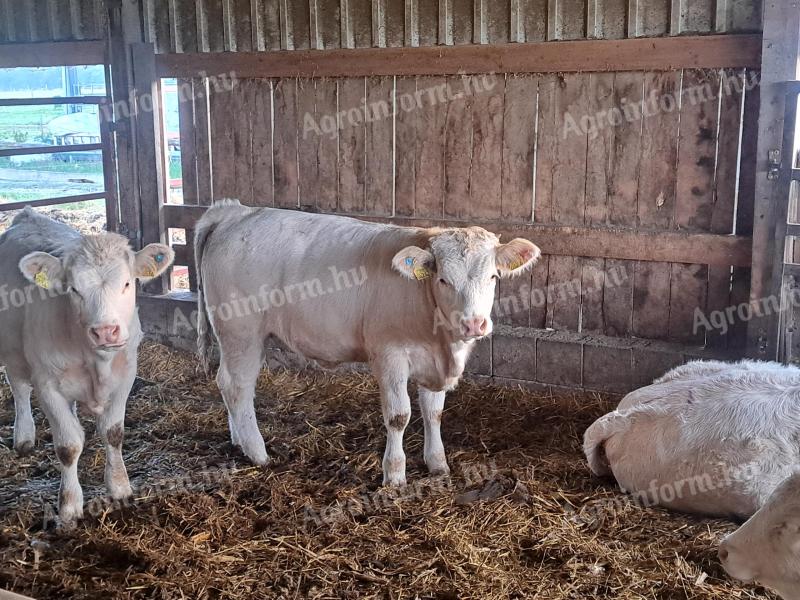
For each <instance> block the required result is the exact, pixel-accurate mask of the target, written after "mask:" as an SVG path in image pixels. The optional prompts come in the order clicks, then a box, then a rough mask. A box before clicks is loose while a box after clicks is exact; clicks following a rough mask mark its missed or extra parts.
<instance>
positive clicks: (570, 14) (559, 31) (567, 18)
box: [556, 0, 586, 40]
mask: <svg viewBox="0 0 800 600" xmlns="http://www.w3.org/2000/svg"><path fill="white" fill-rule="evenodd" d="M556 6H557V10H558V15H557V17H556V21H557V24H556V38H557V39H559V40H579V39H582V38H585V37H586V0H559V1H558V2H557V3H556Z"/></svg>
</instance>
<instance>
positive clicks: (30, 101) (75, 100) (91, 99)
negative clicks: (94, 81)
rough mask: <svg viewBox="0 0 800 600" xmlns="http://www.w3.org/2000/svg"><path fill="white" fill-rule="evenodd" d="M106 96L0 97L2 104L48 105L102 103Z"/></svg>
mask: <svg viewBox="0 0 800 600" xmlns="http://www.w3.org/2000/svg"><path fill="white" fill-rule="evenodd" d="M106 100H108V98H107V97H106V96H60V97H57V98H0V106H47V105H51V104H102V103H103V102H105V101H106Z"/></svg>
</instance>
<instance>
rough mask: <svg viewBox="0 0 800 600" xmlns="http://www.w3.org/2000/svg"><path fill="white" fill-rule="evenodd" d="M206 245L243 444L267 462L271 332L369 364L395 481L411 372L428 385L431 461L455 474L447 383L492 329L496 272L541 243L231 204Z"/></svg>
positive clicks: (234, 418)
mask: <svg viewBox="0 0 800 600" xmlns="http://www.w3.org/2000/svg"><path fill="white" fill-rule="evenodd" d="M195 254H196V261H197V269H198V286H199V289H200V294H199V315H200V317H199V319H198V346H199V352H200V356H201V359H202V360H203V361H204V364H206V365H208V361H209V352H210V346H211V345H212V344H213V341H214V337H216V339H217V341H218V342H219V346H220V368H219V371H218V373H217V383H218V385H219V388H220V390H221V392H222V397H223V400H224V402H225V405H226V407H227V409H228V422H229V425H230V431H231V438H232V441H233V444H234V445H236V446H239V447H240V448H241V449H242V451H243V452H244V453H245V454H246V455H247V456H248V457H249V458H250V459H251V460H252V461H253V462H254V463H256V464H264V463H266V462H267V452H266V448H265V446H264V439H263V437H262V436H261V433H260V431H259V429H258V424H257V422H256V416H255V412H254V410H253V397H254V388H255V383H256V378H257V377H258V373H259V371H260V369H261V366H262V363H263V361H264V359H265V354H264V348H265V341H266V339H267V337H268V336H271V335H272V336H275V337H277V338H279V339H280V340H282V341H283V342H284V343H285V344H286V345H287V346H289V348H291V349H292V350H294V351H295V352H298V353H300V354H302V355H304V356H306V357H308V358H311V359H314V360H316V361H318V362H320V363H321V364H323V365H334V364H339V363H346V362H365V363H369V365H370V367H371V370H372V372H373V374H374V375H375V376H376V378H377V379H378V383H379V386H380V393H381V402H382V409H383V420H384V424H385V426H386V430H387V443H386V451H385V454H384V458H383V482H384V484H385V485H392V486H397V485H403V484H404V483H405V481H406V472H405V471H406V469H405V467H406V459H405V454H404V452H403V433H404V431H405V428H406V425H407V424H408V422H409V419H410V417H411V404H410V400H409V395H408V390H407V384H408V382H409V380H412V381H415V382H417V383H418V384H419V404H420V408H421V412H422V418H423V424H424V429H425V443H424V458H425V463H426V465H427V466H428V469H429V470H430V472H431V473H432V474H447V473H449V468H448V465H447V461H446V458H445V452H444V447H443V445H442V438H441V433H440V425H441V417H442V409H443V406H444V399H445V392H446V391H447V390H450V389H452V388H453V387H454V386H455V385H456V384H457V383H458V381H459V378H460V377H461V375H462V373H463V372H464V366H465V363H466V362H467V359H468V357H469V355H470V352H471V351H472V348H473V346H474V345H475V341H476V340H478V339H480V338H482V337H484V336H486V335H489V334H490V333H491V331H492V320H491V317H490V313H491V310H492V304H493V302H494V295H495V287H496V285H497V280H498V279H499V278H501V277H509V276H511V275H515V274H519V273H522V272H524V271H525V270H526V269H528V268H529V267H530V266H531V265H533V263H534V262H535V261H536V260H537V259H538V258H539V255H540V251H539V248H537V247H536V246H535V245H533V244H532V243H531V242H529V241H528V240H524V239H514V240H511V241H510V242H508V243H506V244H501V243H500V242H499V239H498V237H497V236H496V235H494V234H492V233H490V232H488V231H486V230H485V229H481V228H480V227H466V228H452V229H450V228H448V229H420V228H411V227H398V226H393V225H384V224H377V223H367V222H364V221H359V220H356V219H351V218H346V217H339V216H332V215H319V214H308V213H302V212H298V211H288V210H280V209H253V208H248V207H244V206H241V205H239V203H238V202H233V201H227V202H223V203H220V204H218V205H215V206H214V207H212V208H211V209H209V210H208V211H207V212H206V213H205V215H204V216H203V218H202V219H201V220H200V221H199V223H198V225H197V228H196V237H195Z"/></svg>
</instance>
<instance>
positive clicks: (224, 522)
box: [0, 344, 772, 600]
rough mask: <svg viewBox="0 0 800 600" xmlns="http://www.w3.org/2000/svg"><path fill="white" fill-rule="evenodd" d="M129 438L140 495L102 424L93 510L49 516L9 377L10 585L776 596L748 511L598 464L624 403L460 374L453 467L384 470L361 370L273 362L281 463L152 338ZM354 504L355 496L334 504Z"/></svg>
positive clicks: (130, 592) (1, 566) (148, 592)
mask: <svg viewBox="0 0 800 600" xmlns="http://www.w3.org/2000/svg"><path fill="white" fill-rule="evenodd" d="M140 375H141V377H142V378H143V379H144V380H145V381H144V382H141V385H139V386H137V387H138V389H136V390H135V391H134V394H133V396H132V398H131V400H130V402H129V406H128V418H127V425H128V429H127V435H126V440H125V454H126V460H127V465H128V469H129V472H130V475H131V479H132V483H133V485H134V488H135V490H136V494H135V500H134V501H133V502H132V503H130V505H129V506H125V507H115V506H113V505H108V503H104V502H103V501H102V487H101V485H102V478H103V471H102V468H103V452H102V449H101V447H100V444H99V442H98V440H97V437H96V436H95V435H94V434H93V433H91V432H92V431H93V429H92V428H87V432H90V433H89V434H88V435H87V446H86V450H85V452H84V454H83V456H82V458H81V463H80V467H81V474H82V481H83V482H84V492H85V496H86V501H87V518H86V519H85V520H84V521H83V522H81V524H80V525H79V526H78V527H77V529H76V530H74V531H71V532H64V531H58V530H57V529H56V528H55V527H54V526H53V524H52V522H51V521H50V517H51V516H52V514H51V512H50V511H52V510H53V509H54V506H53V504H54V503H55V501H56V496H57V490H58V477H59V473H58V470H57V468H56V466H55V458H54V456H53V451H52V443H51V439H50V435H49V432H48V429H47V427H46V425H44V424H43V423H42V420H41V415H40V414H39V415H38V416H37V424H38V426H39V434H38V445H37V449H36V452H35V453H34V455H33V456H31V457H29V458H24V459H21V458H18V457H16V455H15V454H14V453H13V451H12V450H11V449H10V446H11V435H12V427H11V425H12V422H13V407H12V403H11V399H10V395H9V391H8V388H7V387H6V386H0V438H1V439H2V443H0V588H7V589H8V588H10V589H13V590H14V591H17V592H20V593H24V594H28V595H31V596H34V597H35V598H39V599H44V598H58V599H71V598H92V599H96V598H103V599H107V598H110V599H114V598H158V599H173V598H203V599H204V598H210V599H217V598H219V599H223V598H224V599H234V598H236V599H250V598H258V599H262V598H362V597H363V598H440V599H456V598H476V599H478V598H480V599H484V598H491V599H493V598H542V599H556V598H557V599H566V598H570V599H581V598H625V599H633V598H647V599H677V598H691V599H698V600H700V599H711V598H714V599H723V598H725V599H728V598H767V597H769V598H771V597H772V596H769V595H768V594H766V593H765V592H764V591H763V590H761V589H759V588H751V587H743V586H739V585H737V584H735V583H733V582H731V581H730V580H729V579H728V578H727V577H726V576H725V574H724V572H723V571H722V569H721V567H720V566H719V564H718V562H717V559H716V545H717V542H718V540H719V539H720V538H721V537H722V536H723V535H725V534H727V533H729V532H731V531H733V530H734V529H735V527H736V526H735V525H734V524H732V523H727V522H723V521H713V520H704V519H695V518H690V517H686V516H682V515H671V514H669V513H667V512H666V511H663V510H660V509H644V508H640V507H637V506H635V505H633V504H632V503H631V502H629V501H628V500H627V499H625V498H624V497H623V496H621V495H620V494H618V493H617V491H616V490H615V488H614V485H613V484H612V482H609V481H600V480H597V479H595V478H593V477H591V476H590V475H589V473H588V470H587V468H586V465H585V463H584V460H583V455H582V452H581V435H582V432H583V430H584V429H585V428H586V427H587V426H588V425H589V424H590V423H591V422H592V421H593V419H595V418H596V417H598V416H599V415H601V414H603V413H604V412H605V411H606V410H608V409H609V408H610V407H612V406H613V403H614V399H612V398H601V397H598V396H595V395H582V394H575V395H566V396H553V395H550V394H543V393H532V392H526V391H521V390H509V389H495V388H487V387H480V386H476V385H473V384H466V383H465V384H462V385H461V386H460V388H459V389H458V391H456V392H454V393H453V394H451V395H450V396H449V398H448V406H447V410H446V412H445V415H444V421H443V423H444V426H443V429H444V438H445V445H446V448H447V451H448V457H449V460H450V464H451V466H452V467H453V471H454V476H453V477H452V478H451V479H449V480H432V479H428V478H426V477H425V471H424V465H423V463H422V457H421V455H422V424H421V421H420V420H419V418H418V416H417V415H416V414H415V416H414V418H413V419H412V422H411V425H410V427H409V430H408V433H407V436H406V452H407V455H408V459H409V460H408V463H409V464H408V475H409V483H410V486H409V488H408V489H406V490H405V491H403V492H402V493H403V497H399V496H397V495H396V494H395V495H394V496H393V495H392V494H391V493H389V492H385V491H382V490H381V488H380V485H379V484H380V478H381V465H380V462H381V461H380V457H381V453H382V450H383V443H384V432H383V426H382V420H381V416H380V409H379V401H378V392H377V389H376V386H375V383H374V382H373V380H372V379H371V378H369V377H367V376H363V375H344V376H343V375H331V374H327V373H318V372H317V373H314V372H309V373H302V374H299V375H297V374H291V373H287V372H275V373H271V374H269V373H265V374H263V375H262V377H261V379H260V381H259V386H258V399H257V407H258V415H259V419H260V422H261V426H262V430H264V431H265V432H266V439H267V444H268V448H269V449H270V452H271V454H272V457H273V463H272V464H271V465H270V466H268V467H265V468H253V467H249V466H248V465H247V463H246V462H245V461H244V460H243V459H242V457H241V455H239V454H238V453H237V452H236V451H235V450H234V449H233V448H232V446H231V445H230V443H229V441H228V432H227V423H226V417H225V412H224V408H223V405H222V402H221V400H220V398H219V395H218V392H217V389H216V387H215V385H214V383H213V382H212V381H211V380H209V379H207V378H205V377H203V376H200V375H198V374H197V373H196V368H195V361H194V359H193V357H192V356H190V355H188V354H185V353H180V352H176V351H170V350H167V349H166V348H164V347H161V346H156V345H152V344H151V345H147V346H146V347H145V348H144V351H143V355H142V358H141V361H140ZM337 507H338V508H337Z"/></svg>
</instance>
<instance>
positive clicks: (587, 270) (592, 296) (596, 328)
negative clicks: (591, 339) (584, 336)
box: [580, 258, 606, 334]
mask: <svg viewBox="0 0 800 600" xmlns="http://www.w3.org/2000/svg"><path fill="white" fill-rule="evenodd" d="M605 262H606V261H605V260H604V259H602V258H585V259H583V270H582V272H581V298H580V303H581V324H580V331H585V332H587V333H599V334H604V333H605V329H606V327H605V315H604V313H603V288H604V287H605Z"/></svg>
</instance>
